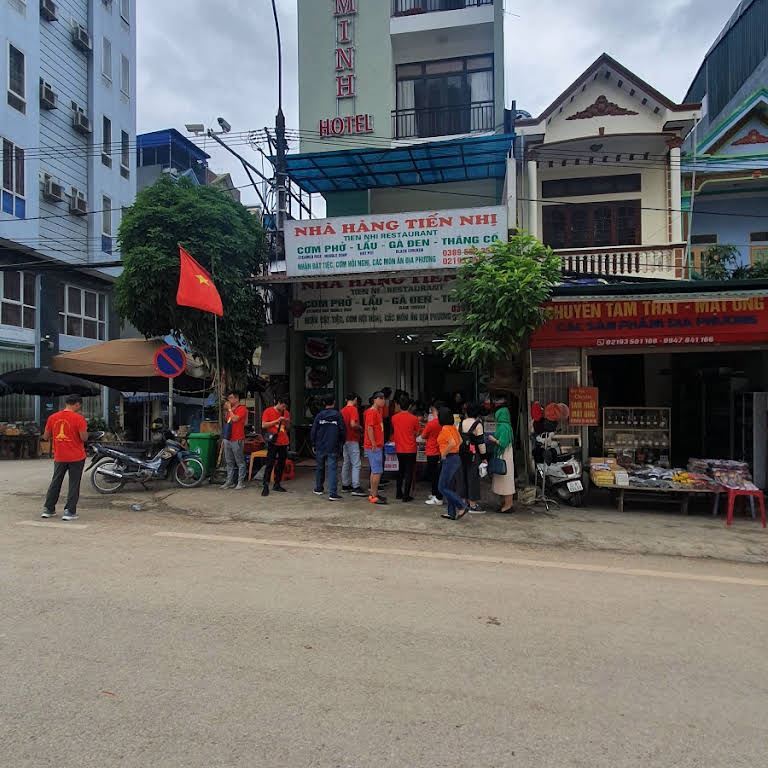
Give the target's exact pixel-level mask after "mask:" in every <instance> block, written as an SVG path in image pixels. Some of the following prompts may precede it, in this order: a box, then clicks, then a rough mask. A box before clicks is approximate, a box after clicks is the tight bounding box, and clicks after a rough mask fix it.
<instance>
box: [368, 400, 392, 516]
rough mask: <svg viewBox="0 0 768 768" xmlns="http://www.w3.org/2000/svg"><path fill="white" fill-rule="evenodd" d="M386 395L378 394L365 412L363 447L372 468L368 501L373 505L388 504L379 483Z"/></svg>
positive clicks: (382, 454) (381, 468)
mask: <svg viewBox="0 0 768 768" xmlns="http://www.w3.org/2000/svg"><path fill="white" fill-rule="evenodd" d="M384 402H385V399H384V393H383V392H376V393H374V395H373V403H372V405H371V407H370V408H369V409H368V410H367V411H366V412H365V423H364V432H363V447H364V448H365V455H366V456H367V457H368V464H369V465H370V467H371V487H370V490H369V491H368V501H370V502H371V504H379V505H382V504H386V503H387V500H386V498H385V497H384V496H382V495H381V494H380V493H379V483H380V482H381V476H382V475H383V474H384V420H383V418H382V412H383V410H384Z"/></svg>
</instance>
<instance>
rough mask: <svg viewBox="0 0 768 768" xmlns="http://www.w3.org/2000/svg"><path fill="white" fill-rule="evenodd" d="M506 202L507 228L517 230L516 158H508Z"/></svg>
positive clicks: (505, 189) (505, 186) (505, 188)
mask: <svg viewBox="0 0 768 768" xmlns="http://www.w3.org/2000/svg"><path fill="white" fill-rule="evenodd" d="M504 200H505V201H506V204H507V227H508V228H509V229H517V228H518V227H519V226H520V224H519V222H518V220H517V161H516V160H515V158H514V157H508V158H507V176H506V178H505V179H504Z"/></svg>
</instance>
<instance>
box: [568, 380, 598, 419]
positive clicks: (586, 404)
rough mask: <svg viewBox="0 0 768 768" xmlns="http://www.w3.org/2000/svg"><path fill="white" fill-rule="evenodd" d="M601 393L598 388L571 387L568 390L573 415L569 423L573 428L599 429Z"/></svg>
mask: <svg viewBox="0 0 768 768" xmlns="http://www.w3.org/2000/svg"><path fill="white" fill-rule="evenodd" d="M598 399H599V392H598V389H597V387H571V388H570V389H569V390H568V408H569V410H570V412H571V415H570V416H569V418H568V423H569V424H570V425H571V426H572V427H598V426H600V415H599V409H598Z"/></svg>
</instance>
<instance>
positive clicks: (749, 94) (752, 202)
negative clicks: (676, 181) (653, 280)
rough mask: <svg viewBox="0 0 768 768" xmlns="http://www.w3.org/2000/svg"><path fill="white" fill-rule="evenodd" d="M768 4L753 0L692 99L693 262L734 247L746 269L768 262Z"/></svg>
mask: <svg viewBox="0 0 768 768" xmlns="http://www.w3.org/2000/svg"><path fill="white" fill-rule="evenodd" d="M767 86H768V0H745V2H741V3H739V5H738V7H737V8H736V10H735V12H734V14H733V16H732V17H731V19H730V20H729V21H728V24H726V26H725V28H724V29H723V31H722V32H721V33H720V35H719V36H718V38H717V40H716V41H715V43H714V45H713V46H712V48H711V49H710V50H709V52H708V53H707V55H706V57H705V58H704V62H703V63H702V65H701V67H700V68H699V71H698V73H697V74H696V77H695V79H694V81H693V83H692V85H691V87H690V89H689V91H688V96H687V97H686V98H691V99H695V100H696V101H701V103H702V116H701V121H700V123H699V124H698V126H697V129H696V132H695V135H694V134H692V135H691V136H690V137H689V140H688V142H687V143H686V146H685V150H686V152H685V156H684V158H683V177H684V185H683V205H682V207H683V209H684V210H685V211H686V212H687V213H688V215H687V217H686V223H687V224H688V227H689V236H690V244H691V261H692V265H693V268H694V269H695V270H700V269H701V258H702V255H703V254H704V253H705V252H706V251H707V250H708V249H709V248H711V247H712V246H715V245H719V246H733V247H734V248H735V249H736V252H737V254H738V261H739V265H740V266H743V267H753V266H756V265H758V264H762V263H764V262H766V261H768V87H767Z"/></svg>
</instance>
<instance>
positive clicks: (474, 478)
mask: <svg viewBox="0 0 768 768" xmlns="http://www.w3.org/2000/svg"><path fill="white" fill-rule="evenodd" d="M483 458H485V457H483ZM461 470H462V480H463V490H464V498H465V499H467V500H468V501H480V454H477V453H471V454H469V455H468V456H462V457H461Z"/></svg>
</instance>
